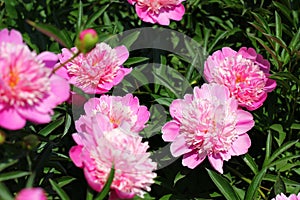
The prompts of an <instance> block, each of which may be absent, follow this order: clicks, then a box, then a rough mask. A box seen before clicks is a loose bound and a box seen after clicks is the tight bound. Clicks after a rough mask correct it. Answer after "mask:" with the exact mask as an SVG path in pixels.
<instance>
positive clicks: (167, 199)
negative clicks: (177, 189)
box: [159, 194, 172, 200]
mask: <svg viewBox="0 0 300 200" xmlns="http://www.w3.org/2000/svg"><path fill="white" fill-rule="evenodd" d="M171 196H172V194H166V195H164V196H162V197H161V198H160V199H159V200H169V199H170V198H171Z"/></svg>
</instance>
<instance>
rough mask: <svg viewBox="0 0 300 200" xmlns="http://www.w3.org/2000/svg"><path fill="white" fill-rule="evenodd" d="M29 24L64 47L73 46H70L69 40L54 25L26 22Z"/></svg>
mask: <svg viewBox="0 0 300 200" xmlns="http://www.w3.org/2000/svg"><path fill="white" fill-rule="evenodd" d="M26 22H27V23H28V24H30V25H31V26H33V27H34V28H36V29H37V30H39V31H40V32H42V33H44V34H45V35H47V36H49V37H51V38H53V39H54V40H55V41H57V42H58V43H59V44H61V45H62V46H64V47H68V48H70V47H71V46H70V45H68V42H67V38H66V37H65V35H64V34H63V33H62V31H61V30H60V29H58V28H56V27H55V26H53V25H50V24H42V23H36V22H33V21H30V20H26Z"/></svg>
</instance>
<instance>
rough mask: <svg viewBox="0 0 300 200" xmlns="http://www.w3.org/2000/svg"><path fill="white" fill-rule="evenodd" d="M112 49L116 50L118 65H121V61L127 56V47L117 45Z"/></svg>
mask: <svg viewBox="0 0 300 200" xmlns="http://www.w3.org/2000/svg"><path fill="white" fill-rule="evenodd" d="M114 49H115V50H116V52H117V56H118V59H119V65H123V63H124V62H125V61H126V60H127V59H128V57H129V51H128V50H127V48H126V47H125V46H124V45H122V46H118V47H116V48H114Z"/></svg>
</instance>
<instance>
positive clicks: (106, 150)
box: [70, 112, 157, 200]
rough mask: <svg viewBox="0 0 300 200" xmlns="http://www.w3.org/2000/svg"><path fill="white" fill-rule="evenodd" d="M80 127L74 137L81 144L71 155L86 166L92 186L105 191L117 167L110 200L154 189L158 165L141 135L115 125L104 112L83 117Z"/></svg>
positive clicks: (73, 149) (126, 197) (85, 170)
mask: <svg viewBox="0 0 300 200" xmlns="http://www.w3.org/2000/svg"><path fill="white" fill-rule="evenodd" d="M76 129H77V131H78V133H76V134H73V139H74V140H75V142H76V143H77V145H76V146H74V147H72V148H71V150H70V157H71V159H72V161H73V162H74V164H75V165H76V166H77V167H80V168H83V170H84V175H85V178H86V180H87V182H88V184H89V185H90V187H91V188H93V189H94V190H96V191H98V192H99V191H101V190H102V189H103V186H104V184H105V183H106V181H107V178H108V175H109V173H110V170H111V167H112V166H114V169H115V176H114V179H113V182H112V185H111V187H110V189H111V192H110V198H109V199H110V200H115V199H130V198H133V197H134V196H135V195H138V196H141V197H143V195H144V193H145V191H150V185H151V184H153V183H154V178H155V177H156V174H155V173H154V172H153V171H154V170H156V168H157V166H156V163H154V162H153V161H152V160H151V159H150V158H149V156H150V153H148V152H147V149H148V148H149V146H148V144H147V143H142V138H141V137H139V136H138V135H137V134H135V133H132V132H131V131H129V130H128V129H123V128H122V127H118V128H113V127H112V126H111V121H110V119H109V118H108V117H107V116H106V115H103V114H102V113H100V112H98V113H96V114H95V115H92V116H85V117H81V118H80V119H79V120H78V121H76Z"/></svg>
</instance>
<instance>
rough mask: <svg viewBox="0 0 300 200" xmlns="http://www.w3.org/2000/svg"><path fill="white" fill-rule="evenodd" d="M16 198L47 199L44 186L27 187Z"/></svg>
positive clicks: (25, 199)
mask: <svg viewBox="0 0 300 200" xmlns="http://www.w3.org/2000/svg"><path fill="white" fill-rule="evenodd" d="M15 200H47V197H46V194H45V192H44V190H43V189H42V188H25V189H22V190H21V191H20V192H19V193H18V194H17V196H16V199H15Z"/></svg>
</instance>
